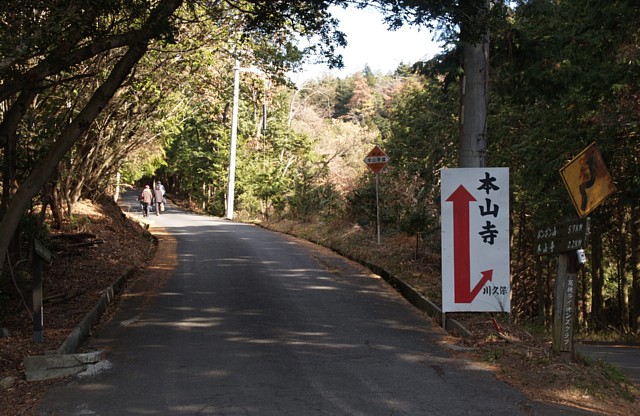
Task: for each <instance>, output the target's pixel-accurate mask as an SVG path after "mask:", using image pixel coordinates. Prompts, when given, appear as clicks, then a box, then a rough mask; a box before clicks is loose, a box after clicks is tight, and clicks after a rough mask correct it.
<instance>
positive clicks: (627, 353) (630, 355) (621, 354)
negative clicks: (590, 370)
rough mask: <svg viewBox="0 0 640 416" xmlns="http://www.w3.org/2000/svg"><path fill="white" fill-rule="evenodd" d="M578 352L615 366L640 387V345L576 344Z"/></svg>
mask: <svg viewBox="0 0 640 416" xmlns="http://www.w3.org/2000/svg"><path fill="white" fill-rule="evenodd" d="M576 351H577V352H579V353H580V354H582V355H585V356H587V357H589V358H591V359H594V360H603V361H605V362H608V363H610V364H613V365H614V366H616V367H618V368H619V369H620V370H621V371H622V372H623V373H624V374H625V375H626V376H627V377H628V378H629V380H631V381H633V382H634V383H635V384H638V385H639V386H640V344H619V343H610V342H609V343H591V342H582V343H577V344H576Z"/></svg>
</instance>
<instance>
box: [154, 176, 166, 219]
mask: <svg viewBox="0 0 640 416" xmlns="http://www.w3.org/2000/svg"><path fill="white" fill-rule="evenodd" d="M161 185H162V184H161V183H160V182H158V183H157V184H156V187H155V189H154V190H153V198H154V199H155V205H156V215H160V210H162V208H163V206H162V204H163V196H164V195H163V192H162V188H160V186H161Z"/></svg>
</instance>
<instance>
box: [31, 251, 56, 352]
mask: <svg viewBox="0 0 640 416" xmlns="http://www.w3.org/2000/svg"><path fill="white" fill-rule="evenodd" d="M52 257H53V254H52V253H51V251H49V249H48V248H46V247H45V246H44V245H43V244H42V243H41V242H40V241H38V240H37V239H33V289H32V298H33V342H35V343H36V344H41V343H42V340H43V332H42V327H43V322H44V314H43V309H42V261H43V260H44V261H46V262H48V263H50V262H51V259H52Z"/></svg>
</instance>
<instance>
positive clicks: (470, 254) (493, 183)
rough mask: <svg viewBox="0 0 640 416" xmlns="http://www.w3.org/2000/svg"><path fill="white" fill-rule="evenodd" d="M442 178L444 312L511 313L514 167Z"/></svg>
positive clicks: (459, 171) (453, 173) (465, 171)
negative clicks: (511, 181)
mask: <svg viewBox="0 0 640 416" xmlns="http://www.w3.org/2000/svg"><path fill="white" fill-rule="evenodd" d="M441 179H442V181H441V182H442V188H441V191H442V194H441V201H440V204H441V208H442V311H443V312H510V311H511V301H510V299H511V285H510V281H511V279H510V268H509V168H460V169H443V170H442V174H441Z"/></svg>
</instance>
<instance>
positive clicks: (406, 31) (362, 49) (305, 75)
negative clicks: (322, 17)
mask: <svg viewBox="0 0 640 416" xmlns="http://www.w3.org/2000/svg"><path fill="white" fill-rule="evenodd" d="M331 13H332V14H333V15H334V16H335V17H336V18H337V19H338V20H339V21H340V25H339V29H340V30H341V31H342V32H344V33H345V35H346V37H347V42H348V45H347V47H346V48H340V49H338V53H340V54H341V55H342V58H343V63H344V69H342V70H340V71H338V70H331V71H330V70H329V69H328V68H327V67H326V65H307V66H305V69H304V71H303V72H301V73H297V74H293V75H292V76H291V79H292V80H293V81H294V82H296V83H298V84H300V83H303V82H304V81H306V80H310V79H316V78H320V77H321V76H322V75H324V74H331V75H333V76H337V77H340V78H344V77H347V76H349V75H352V74H354V73H356V72H359V71H362V70H363V69H364V67H365V65H369V67H370V68H371V70H372V71H373V72H374V73H377V72H380V73H383V74H386V73H390V72H393V71H394V70H395V69H396V68H397V67H398V65H399V64H400V63H405V64H413V63H414V62H416V61H418V60H421V59H425V58H426V59H428V58H431V57H433V56H434V55H435V54H436V53H438V50H439V46H438V44H437V43H436V42H434V41H433V40H432V38H433V33H432V32H430V31H428V30H426V29H422V30H420V31H419V30H418V29H417V28H414V27H409V26H403V27H402V28H400V29H398V30H395V31H390V30H388V29H387V27H386V25H385V24H384V22H383V21H382V18H383V17H382V15H381V14H380V13H379V12H377V11H376V10H373V9H364V10H359V9H355V8H349V9H346V10H344V9H342V8H339V7H332V8H331Z"/></svg>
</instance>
